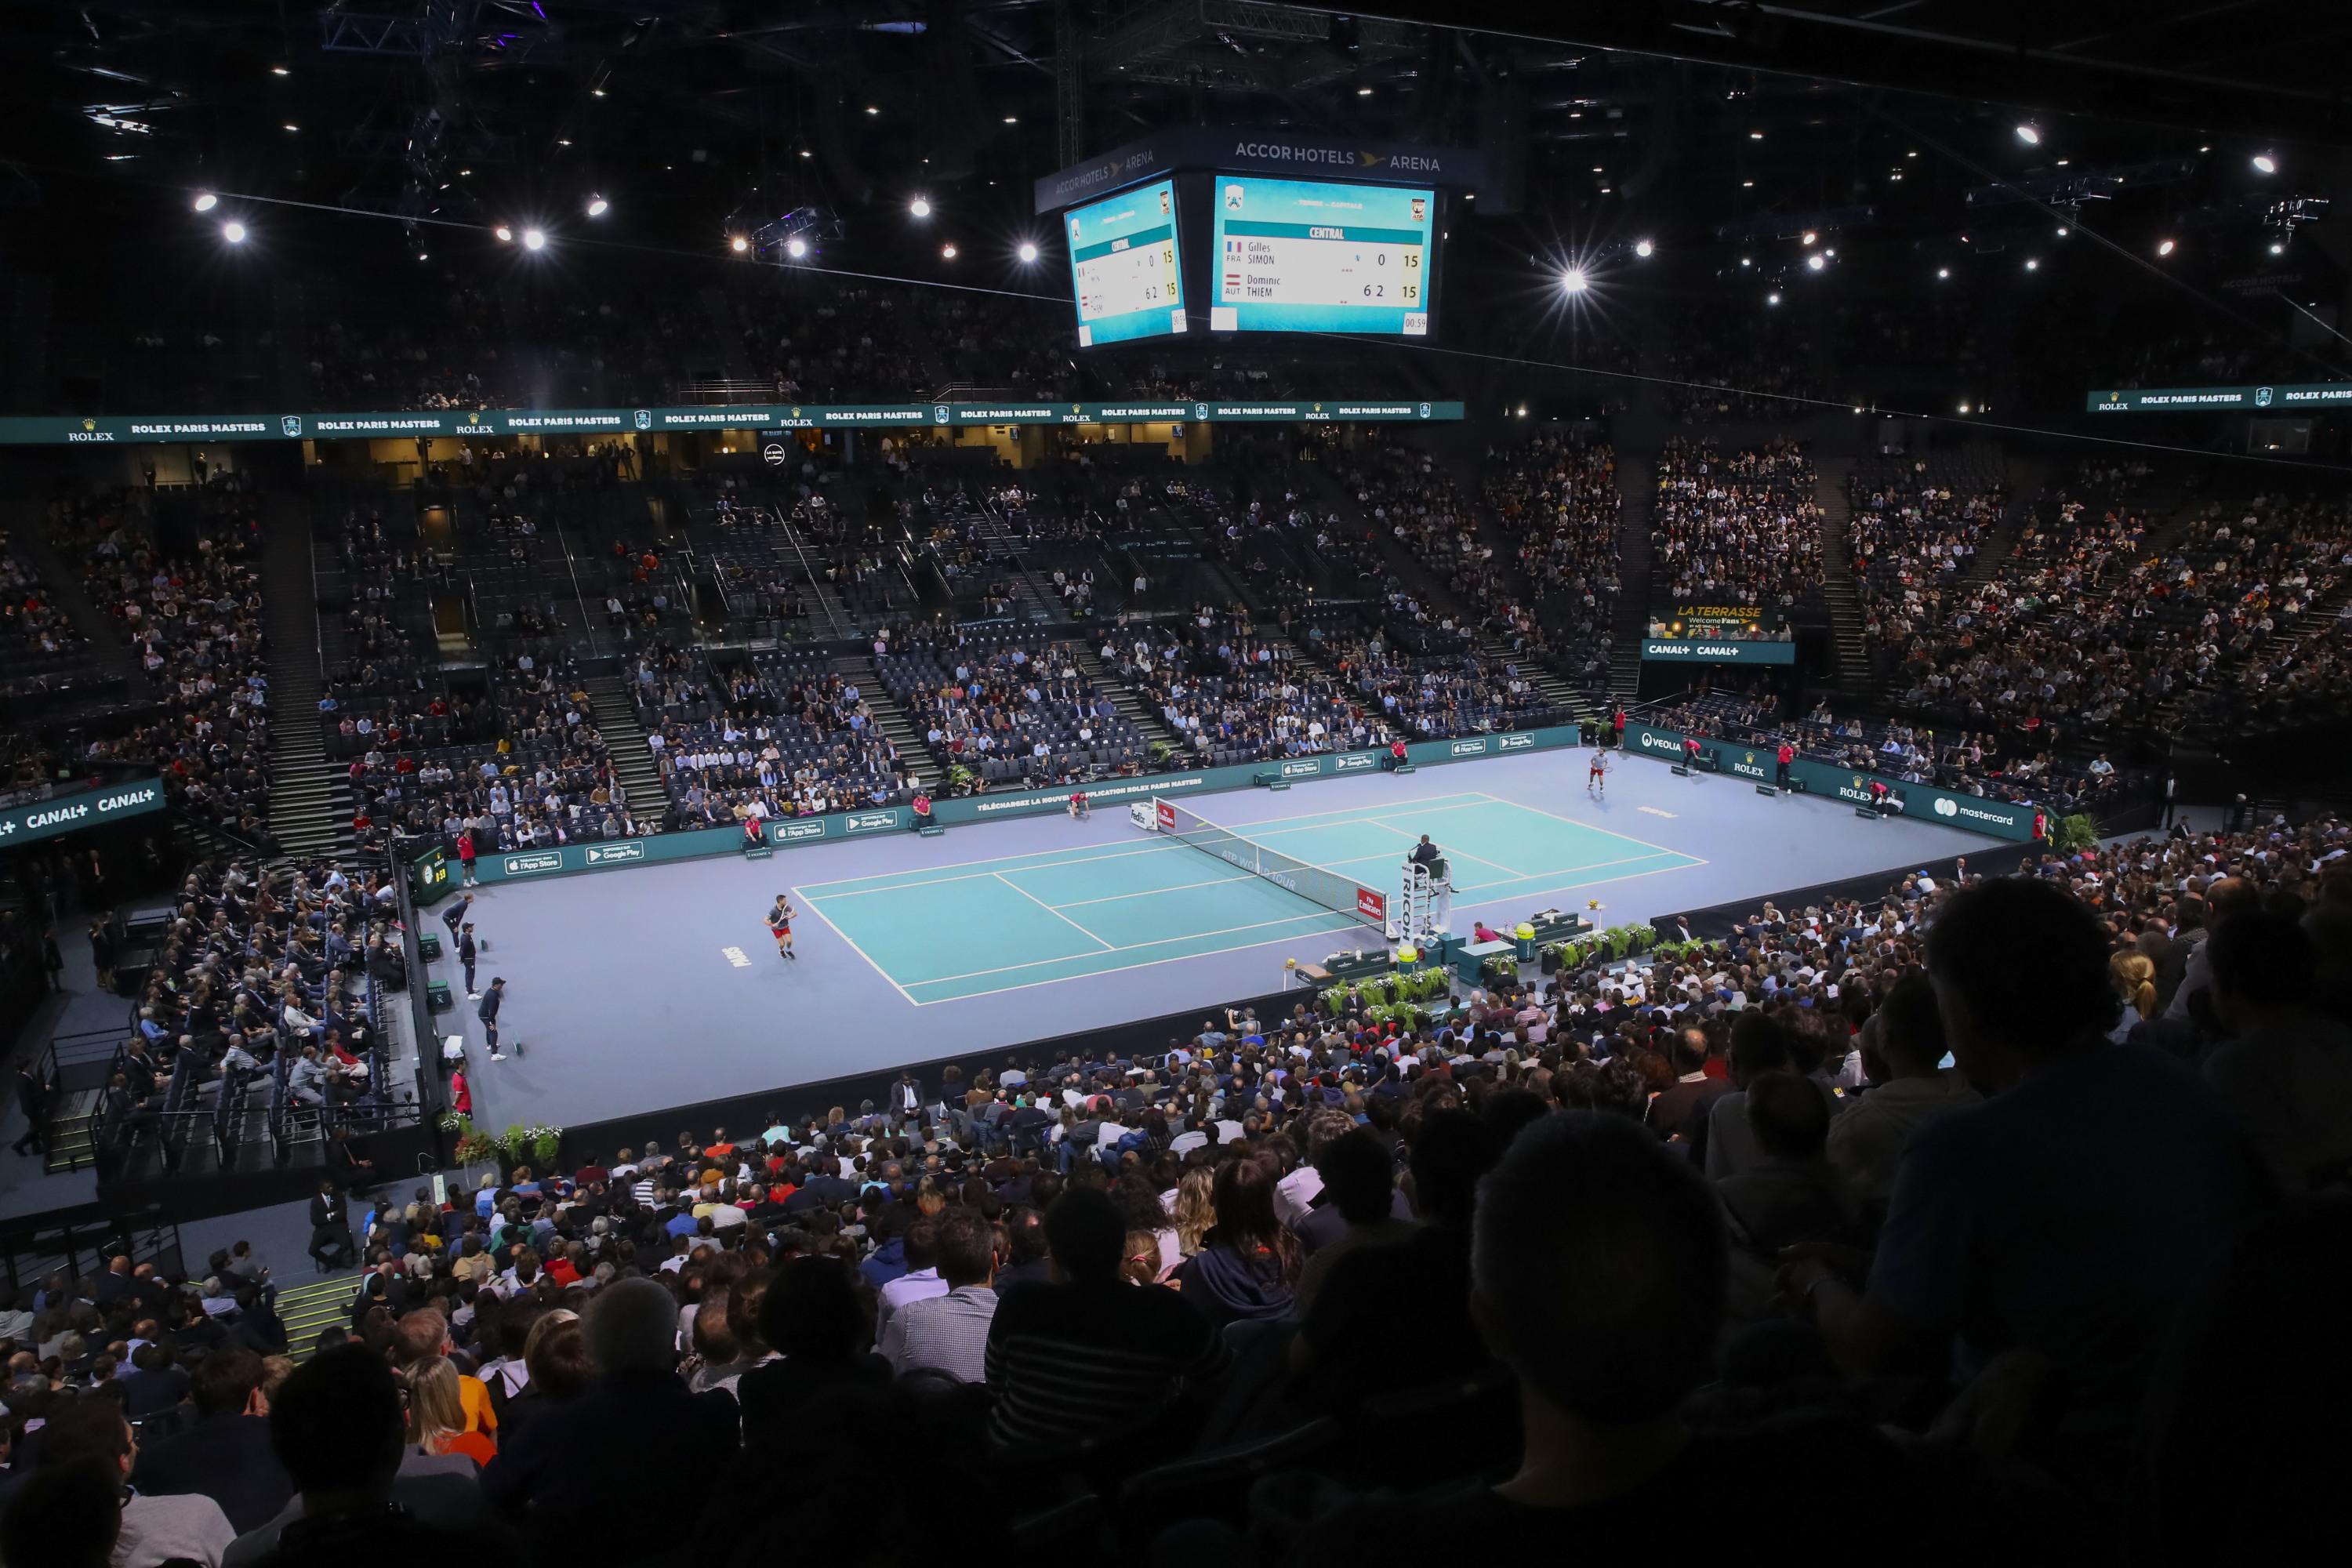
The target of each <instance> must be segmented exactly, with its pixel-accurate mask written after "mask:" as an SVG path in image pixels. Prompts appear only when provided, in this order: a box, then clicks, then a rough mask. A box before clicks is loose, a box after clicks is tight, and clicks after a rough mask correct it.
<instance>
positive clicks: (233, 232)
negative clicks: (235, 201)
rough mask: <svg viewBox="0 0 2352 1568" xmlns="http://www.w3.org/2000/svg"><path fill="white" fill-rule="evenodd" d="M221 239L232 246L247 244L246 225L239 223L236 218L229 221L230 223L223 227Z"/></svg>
mask: <svg viewBox="0 0 2352 1568" xmlns="http://www.w3.org/2000/svg"><path fill="white" fill-rule="evenodd" d="M221 237H222V238H223V239H225V240H227V241H228V242H229V243H230V244H231V245H243V244H244V243H245V225H243V224H241V223H239V222H237V221H236V219H235V218H231V219H229V220H228V222H226V223H225V224H223V225H221Z"/></svg>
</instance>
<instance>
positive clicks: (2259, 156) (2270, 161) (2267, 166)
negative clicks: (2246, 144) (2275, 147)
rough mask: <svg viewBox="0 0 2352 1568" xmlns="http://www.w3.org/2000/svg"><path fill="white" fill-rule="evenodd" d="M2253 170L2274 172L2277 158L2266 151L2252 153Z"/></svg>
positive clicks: (2256, 171)
mask: <svg viewBox="0 0 2352 1568" xmlns="http://www.w3.org/2000/svg"><path fill="white" fill-rule="evenodd" d="M2254 172H2255V173H2256V174H2277V173H2278V160H2277V159H2276V158H2273V157H2272V156H2271V155H2270V154H2269V153H2255V154H2254Z"/></svg>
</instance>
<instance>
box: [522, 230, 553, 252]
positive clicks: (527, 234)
mask: <svg viewBox="0 0 2352 1568" xmlns="http://www.w3.org/2000/svg"><path fill="white" fill-rule="evenodd" d="M522 247H523V248H524V249H525V250H545V249H546V248H547V231H546V230H544V229H537V228H527V229H524V230H523V231H522Z"/></svg>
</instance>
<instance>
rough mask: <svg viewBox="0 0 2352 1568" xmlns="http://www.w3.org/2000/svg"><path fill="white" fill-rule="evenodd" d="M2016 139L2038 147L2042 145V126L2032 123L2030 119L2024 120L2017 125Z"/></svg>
mask: <svg viewBox="0 0 2352 1568" xmlns="http://www.w3.org/2000/svg"><path fill="white" fill-rule="evenodd" d="M2017 139H2018V140H2019V141H2020V142H2024V143H2025V144H2026V145H2027V146H2028V147H2039V146H2041V145H2042V127H2040V126H2039V125H2036V124H2034V123H2033V121H2031V120H2029V121H2025V122H2024V123H2022V124H2021V125H2020V126H2018V128H2017Z"/></svg>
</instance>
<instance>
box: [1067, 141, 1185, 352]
mask: <svg viewBox="0 0 2352 1568" xmlns="http://www.w3.org/2000/svg"><path fill="white" fill-rule="evenodd" d="M1064 221H1065V222H1066V223H1067V224H1068V225H1069V230H1070V276H1071V281H1072V283H1073V285H1074V286H1075V287H1076V290H1077V296H1078V346H1079V347H1080V348H1092V347H1094V346H1095V345H1097V344H1098V343H1116V342H1124V341H1126V340H1127V339H1129V338H1156V337H1164V336H1166V335H1167V334H1169V333H1171V332H1181V331H1183V330H1184V281H1183V264H1182V260H1181V258H1180V257H1179V255H1178V253H1177V245H1176V189H1175V186H1174V185H1173V184H1171V183H1170V182H1169V181H1166V180H1159V181H1155V182H1154V183H1152V184H1149V185H1138V186H1137V187H1136V188H1135V189H1133V190H1131V191H1129V192H1127V193H1126V194H1125V195H1117V196H1113V197H1111V198H1110V199H1109V200H1108V201H1101V202H1096V203H1094V204H1092V205H1088V206H1083V207H1076V208H1073V209H1072V210H1071V212H1070V213H1069V214H1068V216H1066V218H1065V220H1064Z"/></svg>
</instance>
